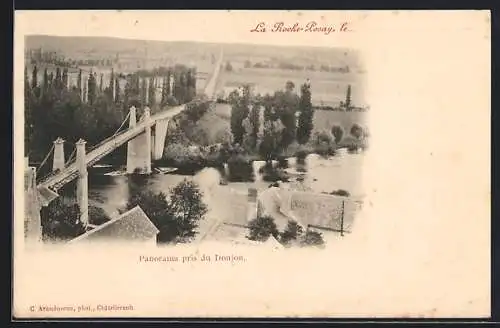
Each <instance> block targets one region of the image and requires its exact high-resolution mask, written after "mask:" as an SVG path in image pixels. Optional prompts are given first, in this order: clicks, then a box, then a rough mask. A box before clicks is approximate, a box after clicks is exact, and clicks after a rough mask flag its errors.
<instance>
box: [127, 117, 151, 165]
mask: <svg viewBox="0 0 500 328" xmlns="http://www.w3.org/2000/svg"><path fill="white" fill-rule="evenodd" d="M142 123H146V127H145V129H144V130H145V133H142V134H140V135H138V136H137V137H136V138H134V139H132V140H130V141H129V142H128V144H127V173H128V174H132V173H141V174H150V173H151V112H150V109H149V107H146V108H145V109H144V122H141V124H142ZM136 125H137V122H136V108H135V107H131V108H130V123H129V127H130V128H134V127H135V126H136Z"/></svg>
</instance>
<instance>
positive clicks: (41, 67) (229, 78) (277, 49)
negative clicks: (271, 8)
mask: <svg viewBox="0 0 500 328" xmlns="http://www.w3.org/2000/svg"><path fill="white" fill-rule="evenodd" d="M272 28H273V29H274V28H276V29H278V28H280V26H279V24H276V26H273V27H272ZM345 28H347V27H345ZM24 63H25V98H24V100H25V109H24V110H25V112H24V115H25V129H24V134H25V161H26V178H25V179H26V180H27V183H26V185H27V189H26V193H28V194H30V197H26V198H25V199H26V202H27V203H26V206H27V209H28V210H29V211H27V212H26V213H29V215H26V223H25V224H26V234H27V235H26V237H27V238H29V239H33V240H38V241H41V242H58V243H60V242H62V243H81V242H87V241H89V242H91V241H96V240H97V241H107V240H109V241H113V240H120V241H132V242H134V241H144V242H152V243H156V244H159V245H160V244H166V243H167V244H178V243H190V242H200V241H203V240H217V241H227V242H231V243H251V244H256V245H259V244H270V245H272V246H274V247H292V246H293V247H295V246H300V247H302V246H317V247H321V246H325V245H326V244H327V240H332V241H333V240H335V239H338V238H341V237H343V236H344V235H346V234H351V233H355V221H356V219H355V217H356V212H357V211H358V210H359V209H360V208H361V205H362V202H363V191H362V188H361V187H360V186H361V185H362V184H361V181H360V174H361V168H362V167H361V166H362V163H363V156H364V152H365V151H366V149H367V147H368V141H369V127H368V125H367V120H366V119H365V118H366V112H367V111H368V110H369V107H370V106H369V103H368V102H367V100H366V99H365V95H364V93H363V82H364V77H365V76H366V74H369V72H367V70H366V68H365V67H364V66H363V63H362V57H361V55H360V53H359V52H358V51H357V50H356V49H348V48H342V47H334V48H321V47H286V46H272V45H247V44H232V43H223V44H222V43H219V44H217V43H203V42H192V41H185V42H168V41H163V42H162V41H151V40H127V39H123V38H113V37H91V36H89V37H76V36H75V37H66V36H64V37H61V36H53V35H28V36H26V37H25V59H24Z"/></svg>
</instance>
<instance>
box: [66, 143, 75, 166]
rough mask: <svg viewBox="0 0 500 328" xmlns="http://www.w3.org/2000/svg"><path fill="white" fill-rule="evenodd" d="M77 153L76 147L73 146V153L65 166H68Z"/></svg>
mask: <svg viewBox="0 0 500 328" xmlns="http://www.w3.org/2000/svg"><path fill="white" fill-rule="evenodd" d="M75 154H76V147H75V148H73V152H72V153H71V155H69V158H68V160H67V161H66V163H64V166H67V165H68V164H69V163H70V162H71V161H72V160H73V158H74V156H75Z"/></svg>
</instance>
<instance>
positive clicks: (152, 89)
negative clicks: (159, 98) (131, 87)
mask: <svg viewBox="0 0 500 328" xmlns="http://www.w3.org/2000/svg"><path fill="white" fill-rule="evenodd" d="M155 90H156V88H155V79H154V77H150V78H149V89H148V100H149V106H151V107H152V106H154V105H155V103H156V99H155V98H156V92H155Z"/></svg>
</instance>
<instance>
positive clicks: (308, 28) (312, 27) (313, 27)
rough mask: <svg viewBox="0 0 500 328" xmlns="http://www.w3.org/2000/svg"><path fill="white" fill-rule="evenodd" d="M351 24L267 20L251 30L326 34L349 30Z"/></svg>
mask: <svg viewBox="0 0 500 328" xmlns="http://www.w3.org/2000/svg"><path fill="white" fill-rule="evenodd" d="M348 31H349V25H348V23H346V22H344V23H341V24H338V25H337V26H336V25H331V24H326V25H320V24H318V23H317V22H316V21H310V22H308V23H306V24H300V23H293V24H286V23H284V22H275V23H272V24H268V23H266V22H259V23H257V24H256V25H255V26H254V27H253V28H252V29H250V32H257V33H265V32H289V33H299V32H315V33H324V34H326V35H328V34H330V33H334V32H348Z"/></svg>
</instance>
